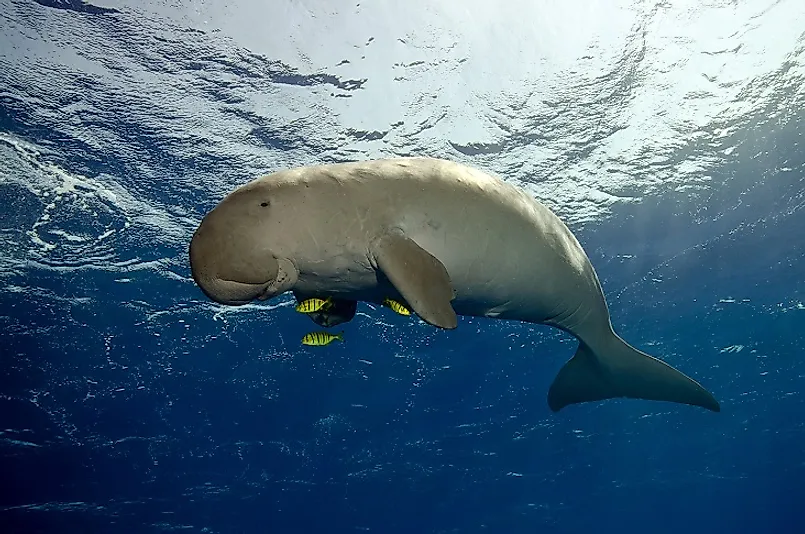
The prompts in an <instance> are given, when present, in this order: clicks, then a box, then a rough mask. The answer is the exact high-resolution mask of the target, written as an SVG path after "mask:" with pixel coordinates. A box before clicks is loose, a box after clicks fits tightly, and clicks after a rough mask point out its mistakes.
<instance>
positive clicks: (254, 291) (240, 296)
mask: <svg viewBox="0 0 805 534" xmlns="http://www.w3.org/2000/svg"><path fill="white" fill-rule="evenodd" d="M199 286H200V287H201V289H202V291H204V294H206V295H207V296H208V297H209V298H210V299H212V300H214V301H215V302H217V303H219V304H227V305H229V306H242V305H244V304H248V303H250V302H252V301H253V300H255V299H259V300H266V299H268V298H271V296H272V295H271V291H270V289H271V286H272V281H267V282H264V283H262V284H252V283H248V282H239V281H237V280H227V279H224V278H212V279H210V280H205V281H204V282H203V283H199Z"/></svg>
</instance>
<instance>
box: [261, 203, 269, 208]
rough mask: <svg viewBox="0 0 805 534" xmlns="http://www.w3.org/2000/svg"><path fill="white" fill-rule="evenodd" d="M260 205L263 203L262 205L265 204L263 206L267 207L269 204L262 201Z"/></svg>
mask: <svg viewBox="0 0 805 534" xmlns="http://www.w3.org/2000/svg"><path fill="white" fill-rule="evenodd" d="M260 205H261V206H263V207H264V208H265V207H267V206H268V202H261V203H260Z"/></svg>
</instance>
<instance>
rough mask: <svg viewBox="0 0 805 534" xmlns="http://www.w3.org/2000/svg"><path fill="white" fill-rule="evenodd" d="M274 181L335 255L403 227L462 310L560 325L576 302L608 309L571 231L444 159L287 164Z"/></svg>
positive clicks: (513, 193) (522, 198) (507, 189)
mask: <svg viewBox="0 0 805 534" xmlns="http://www.w3.org/2000/svg"><path fill="white" fill-rule="evenodd" d="M286 173H287V174H286ZM266 179H272V177H267V178H266ZM273 179H274V180H277V185H279V184H281V183H284V184H287V186H288V187H293V188H295V189H296V190H301V191H305V193H304V194H305V195H306V197H305V198H306V200H305V202H304V205H305V212H306V213H307V212H312V213H315V214H316V221H317V222H318V223H319V224H317V225H316V226H319V227H318V228H316V229H313V228H311V232H314V237H315V241H316V243H322V242H326V243H332V244H333V246H334V248H335V249H337V250H338V251H339V254H343V250H345V249H350V247H351V246H352V247H355V248H354V249H353V250H352V251H351V252H352V253H354V254H356V255H360V253H361V251H362V250H364V249H365V243H366V242H367V241H369V240H371V239H372V238H373V234H375V233H377V232H378V231H380V230H381V229H384V230H385V229H388V228H399V229H400V230H402V232H403V233H404V234H405V235H407V236H408V237H410V238H411V239H412V240H413V241H415V242H416V243H417V244H418V245H419V246H420V247H422V248H423V249H425V250H426V251H428V252H429V253H430V254H432V255H433V256H435V257H436V258H438V259H439V260H440V261H441V262H442V263H443V264H444V266H445V268H446V269H447V272H448V273H449V276H450V281H451V284H452V286H453V290H454V292H455V300H454V301H453V303H452V304H453V308H454V309H455V310H456V312H457V313H458V314H460V315H479V316H490V317H500V318H505V319H518V320H525V321H531V322H545V321H546V320H551V322H552V323H557V325H558V326H562V327H565V326H571V325H564V324H562V318H563V315H564V314H572V313H573V312H575V310H576V309H577V308H578V307H580V306H587V307H590V306H592V307H595V308H601V309H602V310H603V312H604V313H606V311H605V310H606V305H605V303H604V301H603V297H602V295H601V291H600V288H599V286H598V280H597V278H596V276H595V272H594V270H593V269H592V266H591V265H590V262H589V260H588V259H587V256H586V255H585V253H584V251H583V250H582V248H581V246H580V245H579V243H578V241H577V240H576V238H575V237H574V236H573V234H572V233H571V232H570V230H569V229H568V228H567V227H566V226H565V225H564V223H562V222H561V221H560V220H559V219H558V217H556V216H555V215H554V214H553V213H552V212H551V211H550V210H548V209H547V208H546V207H545V206H543V205H542V204H540V203H539V202H537V201H536V200H535V199H533V198H532V197H530V196H529V195H528V194H526V193H525V192H524V191H522V190H521V189H518V188H516V187H514V186H512V185H510V184H508V183H506V182H504V181H503V180H501V179H499V178H497V177H493V176H491V175H489V174H486V173H483V172H481V171H478V170H476V169H473V168H470V167H467V166H464V165H461V164H458V163H454V162H451V161H446V160H438V159H430V158H397V159H385V160H375V161H368V162H355V163H345V164H334V165H324V166H316V167H306V168H301V169H294V170H291V171H286V172H284V173H282V176H274V177H273ZM301 184H304V187H301ZM307 222H310V217H307ZM300 224H303V223H302V222H300ZM356 244H358V245H357V246H355V245H356ZM294 254H295V255H296V256H297V257H299V256H304V255H305V254H304V253H300V251H296V252H294ZM320 254H321V251H320V250H317V251H315V253H314V255H315V256H317V258H318V256H319V255H320ZM342 270H343V265H340V266H339V272H341V271H342Z"/></svg>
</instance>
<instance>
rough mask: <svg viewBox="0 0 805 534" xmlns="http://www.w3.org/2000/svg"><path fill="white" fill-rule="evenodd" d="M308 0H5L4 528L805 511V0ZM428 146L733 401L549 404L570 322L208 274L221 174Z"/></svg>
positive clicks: (552, 528)
mask: <svg viewBox="0 0 805 534" xmlns="http://www.w3.org/2000/svg"><path fill="white" fill-rule="evenodd" d="M319 4H321V5H317V4H315V3H310V4H303V3H294V2H287V3H284V2H277V3H276V4H273V3H272V5H268V6H266V5H264V3H262V2H257V1H256V0H255V1H254V2H250V1H246V0H240V1H238V2H202V3H198V2H182V1H174V2H159V1H153V2H149V1H144V2H134V1H131V2H126V1H115V2H113V1H107V2H103V3H101V2H93V3H92V4H89V3H84V2H80V1H78V0H64V1H62V0H0V28H2V37H0V39H2V41H0V162H2V163H0V206H1V207H2V209H0V247H1V248H0V251H1V252H2V253H1V254H0V289H1V290H0V324H2V332H3V338H2V344H0V472H1V473H2V481H3V485H2V487H3V491H2V496H0V532H3V533H39V532H42V533H45V532H47V533H50V532H82V533H101V532H104V533H105V532H115V533H128V532H131V533H135V532H136V533H151V532H153V533H158V532H170V531H184V532H199V533H202V532H203V533H222V534H223V533H247V532H248V533H251V532H274V533H286V532H287V533H291V532H329V533H341V532H380V533H403V532H405V533H410V532H433V533H448V532H462V533H463V532H468V533H475V532H495V533H497V532H506V533H519V532H546V533H576V532H590V531H597V532H618V533H620V534H624V533H629V532H635V533H636V532H640V533H641V534H643V533H646V532H649V533H678V532H680V531H683V530H684V531H685V532H687V533H690V534H695V533H699V532H702V533H703V532H708V533H710V532H713V531H715V530H717V531H719V532H730V533H750V532H751V533H756V532H774V533H777V532H781V533H782V532H785V533H787V532H791V533H797V532H802V531H803V528H805V527H803V524H805V513H803V507H802V504H803V502H805V445H803V444H805V417H804V416H803V414H805V393H803V391H805V364H803V363H802V358H801V355H800V352H801V351H800V347H801V346H802V345H803V342H805V328H804V327H805V267H803V261H805V233H804V231H805V210H804V209H803V207H805V192H804V191H805V152H803V146H802V144H803V132H805V120H804V119H803V117H805V90H803V87H805V34H803V31H802V28H805V9H803V8H802V7H801V6H800V5H799V3H797V2H795V1H788V2H785V1H782V2H768V3H764V2H745V3H743V4H741V5H738V6H736V5H734V4H729V3H725V4H724V5H723V6H722V5H714V6H707V7H704V6H701V7H699V6H694V7H679V6H676V7H675V6H669V5H666V4H665V3H662V2H656V3H652V2H625V1H624V2H613V3H612V6H610V7H608V8H601V7H600V6H599V7H597V8H591V7H589V5H588V4H585V3H583V2H582V3H578V2H576V3H575V4H574V5H575V7H573V6H570V4H571V3H568V5H569V6H570V7H567V8H561V9H560V8H557V7H556V5H555V4H554V3H552V2H536V3H534V2H528V3H525V2H524V3H516V2H515V3H513V4H512V5H510V6H508V7H500V9H499V10H497V8H494V7H490V6H489V5H487V4H488V3H483V4H482V3H476V4H477V5H476V4H473V3H471V4H472V5H471V7H469V8H459V7H456V5H454V4H451V3H449V2H425V1H424V0H422V1H420V2H414V3H410V4H406V7H399V6H398V7H395V5H392V3H390V2H385V3H384V2H376V3H372V5H361V4H362V2H361V3H355V4H349V5H346V4H344V6H341V7H338V8H335V7H327V5H324V3H323V2H322V3H319ZM462 5H464V4H462ZM468 5H469V4H468ZM512 6H514V7H512ZM595 9H605V12H594V10H595ZM609 9H611V11H609ZM712 21H718V25H716V24H713V23H712ZM702 28H703V30H702ZM568 29H570V30H573V29H575V30H577V31H575V33H574V32H573V31H570V30H568ZM699 30H702V31H701V32H699V33H697V31H699ZM490 36H491V37H490ZM526 37H529V39H526ZM493 45H494V46H493ZM414 154H416V155H431V156H440V157H448V158H451V159H456V160H459V161H462V162H465V163H468V164H472V165H475V166H478V167H480V168H484V169H487V170H489V171H491V172H496V173H499V174H500V175H501V176H504V177H505V178H506V179H510V180H512V181H514V182H516V183H518V184H519V185H522V186H524V187H526V188H527V189H528V190H529V191H531V192H533V194H534V195H535V196H537V197H538V198H540V199H541V200H543V201H544V202H546V203H547V204H549V205H550V206H551V207H552V208H553V209H555V210H556V211H557V213H559V214H560V216H562V217H563V218H564V219H565V220H566V221H568V224H569V225H570V226H571V228H572V229H573V230H574V232H576V234H577V236H578V237H579V240H580V241H581V243H582V244H583V246H584V247H585V250H586V251H587V253H588V255H589V257H590V259H591V261H592V263H593V265H594V266H595V268H596V270H597V272H598V274H599V277H600V278H601V281H602V284H603V286H604V290H605V293H606V296H607V300H608V302H609V306H610V311H611V314H612V321H613V325H614V326H615V329H616V330H617V331H618V333H619V334H621V335H622V336H623V337H624V338H625V339H627V340H628V341H629V342H630V343H632V344H634V345H635V346H636V347H638V348H641V349H643V350H645V351H647V352H649V353H651V354H653V355H655V356H658V357H660V358H662V359H664V360H666V361H668V362H669V363H671V364H672V365H674V366H675V367H677V368H679V369H680V370H682V371H684V372H685V373H687V374H689V375H690V376H692V377H693V378H695V379H696V380H698V381H700V382H701V383H702V384H703V385H704V386H705V387H707V388H708V389H709V390H710V391H712V392H713V393H714V394H715V395H716V397H717V398H718V400H719V401H720V403H721V406H722V411H721V412H720V413H717V414H716V413H710V412H706V411H704V410H700V409H696V408H692V407H688V406H678V405H670V404H665V403H658V402H644V401H635V400H620V399H619V400H609V401H605V402H601V403H593V404H584V405H578V406H571V407H568V408H566V409H564V410H562V411H560V412H559V413H555V414H554V413H552V412H550V410H549V409H548V406H547V402H546V394H547V391H548V387H549V385H550V383H551V381H552V380H553V378H554V376H555V375H556V373H557V371H558V370H559V368H560V367H561V366H562V365H563V364H564V362H565V361H566V360H567V359H568V358H570V356H571V355H572V354H573V352H574V351H575V347H576V341H575V340H574V339H571V338H570V337H569V336H567V335H565V334H562V333H560V332H559V331H557V330H552V329H550V328H548V327H543V326H537V325H527V324H520V323H514V322H503V321H493V320H489V319H468V318H461V319H460V323H459V328H457V329H456V330H454V331H449V332H448V331H437V330H436V329H434V328H433V327H430V326H428V325H426V324H424V323H422V322H421V321H419V320H418V319H411V318H405V317H401V316H397V315H395V314H394V313H392V312H391V311H390V310H387V309H384V308H381V309H373V308H372V307H370V306H368V305H361V307H360V308H359V315H358V317H356V319H355V320H354V321H352V322H350V323H348V324H346V325H344V330H345V342H344V343H342V344H339V343H334V344H332V345H330V346H328V347H326V348H325V349H318V348H307V347H303V346H301V345H300V344H299V339H300V338H301V336H302V335H303V334H304V333H306V332H307V331H309V330H311V325H312V323H311V322H310V321H309V320H307V319H305V318H304V317H301V316H300V315H299V314H296V313H295V312H294V311H293V307H292V306H291V299H290V298H283V299H279V300H278V301H277V302H274V301H272V302H270V303H260V304H255V305H250V306H246V307H242V308H234V309H233V308H226V307H222V306H218V305H215V304H213V303H211V302H210V301H209V300H208V299H206V298H205V297H204V296H203V294H202V293H201V292H200V290H199V289H198V288H197V287H196V286H195V284H194V282H193V280H192V278H191V277H190V271H189V264H188V258H187V245H188V242H189V239H190V236H191V235H192V232H193V231H194V229H195V227H196V226H197V224H198V223H199V221H200V219H201V217H202V216H203V215H204V214H205V213H206V212H207V211H208V210H209V209H211V208H212V207H213V206H214V205H215V204H216V203H217V202H218V201H219V200H220V199H221V198H222V197H223V196H224V195H225V194H226V193H228V192H229V191H230V190H231V189H233V188H234V187H236V186H237V185H240V184H242V183H244V182H246V181H248V180H250V179H252V178H253V177H255V176H258V175H260V174H265V173H268V172H272V171H274V170H277V169H279V168H285V167H288V166H294V165H301V164H308V163H315V162H328V161H346V160H350V159H365V158H368V157H380V156H389V155H414ZM469 246H471V244H470V245H469ZM523 268H527V266H523ZM534 283H535V284H538V283H540V281H539V280H534Z"/></svg>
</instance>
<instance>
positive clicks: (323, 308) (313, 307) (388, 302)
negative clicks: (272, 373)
mask: <svg viewBox="0 0 805 534" xmlns="http://www.w3.org/2000/svg"><path fill="white" fill-rule="evenodd" d="M332 305H333V299H332V297H327V298H326V299H320V298H316V297H313V298H309V299H306V300H303V301H302V302H300V303H299V304H297V305H296V308H295V309H296V311H298V312H299V313H305V314H310V313H317V312H319V313H324V314H326V313H327V310H328V309H330V308H331V307H332ZM383 305H384V306H386V307H387V308H390V309H391V310H392V311H394V312H395V313H398V314H400V315H404V316H409V315H411V310H409V309H408V308H406V307H405V306H404V305H403V304H401V303H399V302H397V301H396V300H394V299H390V298H385V299H383ZM343 335H344V333H343V332H341V333H340V334H331V333H329V332H323V331H322V332H310V333H307V334H305V335H304V336H303V337H302V344H303V345H309V346H311V347H323V346H325V345H329V344H330V343H332V342H333V341H336V340H338V341H344V337H343Z"/></svg>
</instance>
